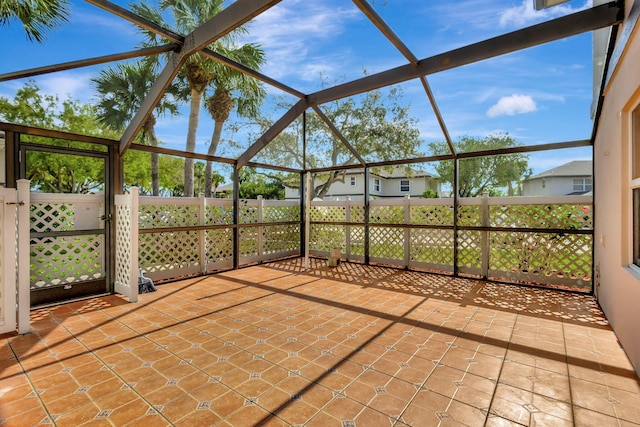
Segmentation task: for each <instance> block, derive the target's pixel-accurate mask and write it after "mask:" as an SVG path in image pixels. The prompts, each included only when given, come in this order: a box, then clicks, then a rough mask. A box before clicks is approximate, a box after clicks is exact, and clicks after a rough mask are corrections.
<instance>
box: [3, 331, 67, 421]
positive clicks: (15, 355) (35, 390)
mask: <svg viewBox="0 0 640 427" xmlns="http://www.w3.org/2000/svg"><path fill="white" fill-rule="evenodd" d="M6 342H7V344H8V346H9V348H10V349H11V353H13V357H15V359H16V361H17V362H18V364H19V365H20V369H21V370H22V375H24V376H25V378H26V379H27V382H28V383H29V386H30V387H31V390H32V392H33V394H34V395H35V397H37V398H38V400H39V401H40V405H42V409H43V410H44V412H45V414H47V417H48V418H49V420H50V421H51V423H52V424H53V425H54V426H55V425H56V422H55V420H54V419H53V416H52V415H51V413H50V412H49V408H47V405H45V403H44V401H43V400H42V397H40V393H38V390H37V389H36V387H35V385H34V384H33V381H32V380H31V378H30V377H29V373H28V372H27V370H25V369H24V365H23V364H22V362H21V361H20V358H19V357H18V355H17V354H16V352H15V350H14V348H13V346H12V345H11V342H10V341H9V339H8V338H6ZM47 347H48V346H47ZM42 421H44V420H41V421H40V422H41V423H42ZM0 424H1V423H0Z"/></svg>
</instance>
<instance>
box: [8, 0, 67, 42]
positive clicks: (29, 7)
mask: <svg viewBox="0 0 640 427" xmlns="http://www.w3.org/2000/svg"><path fill="white" fill-rule="evenodd" d="M68 15H69V3H68V2H67V1H66V0H2V1H0V26H8V25H9V24H10V23H11V22H12V21H13V20H16V19H17V20H18V21H20V22H21V24H22V26H23V28H24V30H25V32H26V34H27V38H28V39H29V40H30V41H36V42H38V43H42V42H43V41H44V40H45V38H46V35H45V33H46V32H47V31H48V30H51V29H53V28H55V27H57V26H58V25H60V24H62V23H63V22H66V21H67V20H68V19H67V17H68Z"/></svg>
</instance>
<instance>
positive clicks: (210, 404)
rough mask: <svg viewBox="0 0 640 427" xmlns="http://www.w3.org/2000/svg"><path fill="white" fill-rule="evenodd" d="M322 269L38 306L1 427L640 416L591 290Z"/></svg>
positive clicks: (598, 420) (285, 264) (275, 271)
mask: <svg viewBox="0 0 640 427" xmlns="http://www.w3.org/2000/svg"><path fill="white" fill-rule="evenodd" d="M312 261H313V268H312V269H311V270H310V271H309V272H306V273H305V272H303V271H302V269H301V263H302V260H300V259H296V260H288V261H282V262H278V263H273V264H267V265H264V266H257V267H251V268H246V269H242V270H237V271H232V272H227V273H222V274H217V275H213V276H209V277H206V278H197V279H190V280H185V281H182V282H177V283H171V284H166V285H162V286H159V288H158V292H155V293H152V294H143V295H141V297H140V301H139V302H138V303H137V304H127V303H125V302H124V301H123V299H121V298H120V297H118V296H109V297H104V298H95V299H91V300H86V301H81V302H75V303H70V304H66V305H61V306H56V307H51V308H47V309H40V310H37V311H34V312H32V320H33V332H32V333H30V334H28V335H25V336H10V337H7V336H5V337H3V339H2V340H1V343H0V420H1V421H2V423H3V424H4V425H57V426H79V425H84V426H88V425H91V426H102V425H104V426H110V425H115V426H121V425H127V426H133V425H136V426H165V425H175V426H206V425H220V426H253V425H265V426H287V425H308V426H322V427H325V426H340V427H350V426H391V425H395V426H407V425H412V426H431V425H446V426H449V425H469V426H483V425H484V426H515V425H543V426H563V425H578V426H598V427H606V426H631V425H639V424H640V383H639V381H638V379H637V377H636V376H635V373H634V371H633V369H632V367H631V365H630V363H629V361H628V359H627V358H626V356H625V354H624V352H623V350H622V349H621V348H620V346H619V344H618V342H617V340H616V337H615V335H614V334H613V332H612V331H611V329H610V328H609V326H608V325H607V321H606V319H605V318H604V317H603V315H602V313H601V312H600V310H599V309H598V306H597V305H596V304H595V302H594V300H593V299H592V298H591V297H589V296H585V295H575V294H569V293H561V292H554V291H548V290H538V289H527V288H523V287H515V286H507V285H501V284H495V283H482V282H477V281H471V280H465V279H454V278H450V277H443V276H432V275H426V274H421V273H416V272H407V271H400V270H393V269H385V268H379V267H365V266H362V265H357V264H344V263H343V264H341V265H340V266H339V267H338V268H337V269H329V268H328V267H326V265H325V264H324V261H320V260H312Z"/></svg>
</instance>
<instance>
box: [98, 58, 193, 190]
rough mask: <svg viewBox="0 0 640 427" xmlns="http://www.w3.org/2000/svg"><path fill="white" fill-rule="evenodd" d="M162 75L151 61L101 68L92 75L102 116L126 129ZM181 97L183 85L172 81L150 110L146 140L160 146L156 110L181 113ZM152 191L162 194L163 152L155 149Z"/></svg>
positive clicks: (110, 125) (108, 123)
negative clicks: (161, 153)
mask: <svg viewBox="0 0 640 427" xmlns="http://www.w3.org/2000/svg"><path fill="white" fill-rule="evenodd" d="M157 77H158V75H157V73H156V70H155V67H154V64H153V63H151V62H149V61H140V62H133V63H124V64H118V65H116V66H115V67H107V68H105V69H103V70H100V74H99V76H98V77H96V78H94V79H92V82H93V83H94V84H95V87H96V90H97V91H98V94H99V100H98V105H97V108H98V120H99V121H100V123H102V124H103V125H105V126H106V127H108V128H110V129H114V130H116V131H120V132H121V131H123V130H124V129H125V127H126V124H127V123H128V122H129V121H131V119H132V118H133V116H134V115H135V114H136V112H137V111H138V110H139V109H140V106H141V105H142V102H143V101H144V98H145V97H146V95H147V93H148V92H149V90H150V88H151V86H152V85H153V83H154V82H155V81H156V79H157ZM180 98H181V91H180V87H178V86H176V85H171V86H169V88H168V89H167V91H166V93H165V96H163V97H162V99H161V100H160V102H159V103H158V105H157V106H156V108H155V109H154V112H152V113H151V114H149V115H148V116H147V118H146V120H145V122H144V124H143V126H142V132H141V134H140V135H139V137H140V139H141V142H142V143H143V144H145V143H146V144H148V145H152V146H154V147H157V146H158V138H157V136H156V132H155V125H156V114H158V115H163V114H171V115H176V114H178V107H177V102H176V101H177V100H179V99H180ZM150 157H151V185H152V191H151V192H152V194H153V195H154V196H157V195H159V194H160V175H159V160H158V158H159V156H158V153H151V156H150Z"/></svg>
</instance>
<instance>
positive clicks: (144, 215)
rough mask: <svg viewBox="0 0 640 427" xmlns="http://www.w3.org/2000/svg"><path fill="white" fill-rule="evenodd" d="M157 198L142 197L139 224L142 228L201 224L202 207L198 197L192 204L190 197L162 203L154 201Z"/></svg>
mask: <svg viewBox="0 0 640 427" xmlns="http://www.w3.org/2000/svg"><path fill="white" fill-rule="evenodd" d="M153 199H156V198H150V197H141V198H140V207H139V208H138V212H139V216H138V224H139V228H140V229H148V228H163V227H188V226H193V225H199V224H200V218H199V216H200V207H199V203H198V199H195V201H193V202H192V204H186V203H188V202H190V200H189V199H185V200H183V203H184V204H183V203H181V204H176V203H175V199H172V201H173V203H166V202H165V203H162V202H161V201H155V202H154V201H153Z"/></svg>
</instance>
